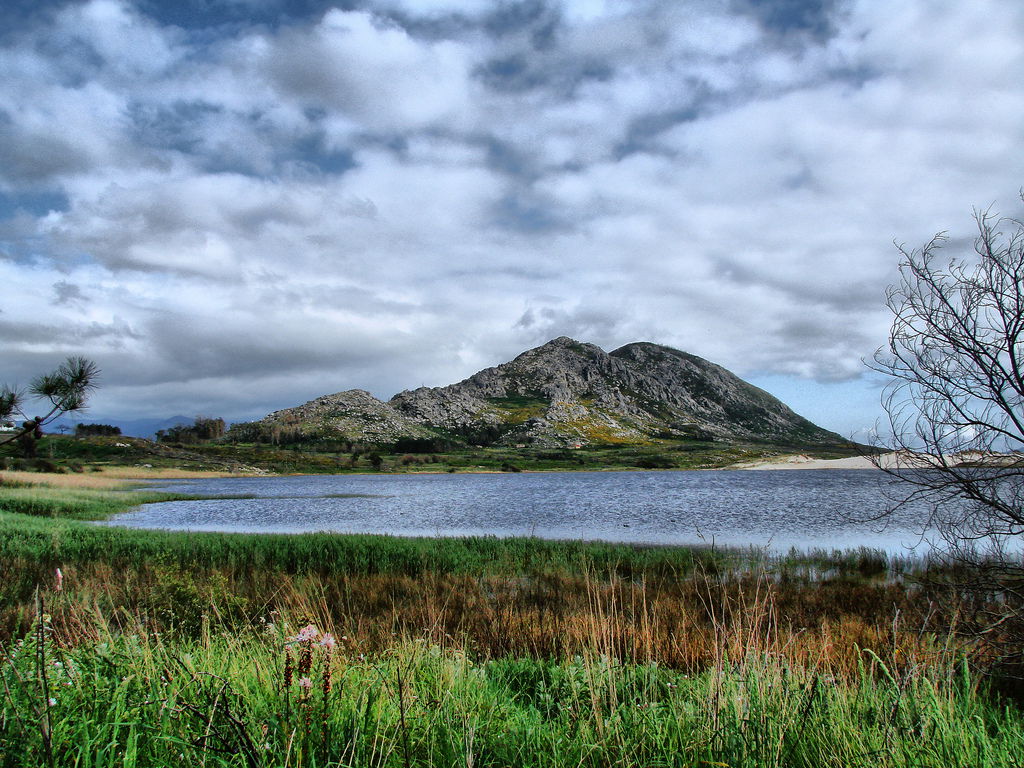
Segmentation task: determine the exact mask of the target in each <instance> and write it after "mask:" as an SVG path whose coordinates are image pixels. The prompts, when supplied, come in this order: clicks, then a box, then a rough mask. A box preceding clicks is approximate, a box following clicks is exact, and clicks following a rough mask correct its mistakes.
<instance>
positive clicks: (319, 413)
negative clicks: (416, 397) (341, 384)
mask: <svg viewBox="0 0 1024 768" xmlns="http://www.w3.org/2000/svg"><path fill="white" fill-rule="evenodd" d="M255 425H256V426H257V428H258V429H259V430H260V431H261V432H263V433H266V434H267V435H268V436H269V438H270V439H272V438H273V437H274V434H275V432H276V433H277V434H278V435H284V436H288V437H290V438H292V439H296V440H298V439H301V440H316V439H332V440H338V439H341V440H351V441H353V442H359V443H380V444H389V443H394V442H397V441H398V440H402V439H410V438H411V439H420V438H425V439H427V438H433V437H436V434H435V433H434V432H431V431H430V430H429V429H427V428H426V427H424V426H423V425H422V424H420V423H418V422H416V421H413V420H411V419H409V418H407V417H405V416H403V415H402V414H400V413H399V412H398V411H396V410H395V409H394V408H392V407H391V406H389V405H388V404H387V403H384V402H382V401H380V400H378V399H377V398H376V397H374V396H373V395H371V394H370V393H369V392H366V391H364V390H362V389H350V390H347V391H345V392H337V393H335V394H333V395H324V396H322V397H318V398H317V399H316V400H310V401H309V402H308V403H304V404H303V405H299V406H296V407H295V408H286V409H284V410H281V411H274V412H273V413H271V414H269V415H267V416H265V417H263V418H262V419H261V420H260V421H258V422H256V423H255Z"/></svg>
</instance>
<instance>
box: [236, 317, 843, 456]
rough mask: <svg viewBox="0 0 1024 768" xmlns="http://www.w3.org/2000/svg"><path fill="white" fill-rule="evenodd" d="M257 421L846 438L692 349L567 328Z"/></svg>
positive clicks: (362, 432)
mask: <svg viewBox="0 0 1024 768" xmlns="http://www.w3.org/2000/svg"><path fill="white" fill-rule="evenodd" d="M256 424H259V425H264V427H266V428H277V429H285V430H287V429H292V430H300V431H301V433H302V435H303V437H306V438H316V437H324V438H328V437H334V438H337V437H344V438H346V439H349V440H354V441H359V442H364V443H394V442H396V441H398V440H400V439H403V438H412V439H435V440H436V439H437V438H438V435H446V436H449V437H450V438H451V439H454V440H459V441H465V442H469V443H475V444H485V445H486V444H493V443H497V444H503V445H519V444H523V445H534V446H569V445H585V444H609V443H644V442H652V441H655V440H660V439H668V440H682V439H691V440H692V439H697V440H726V441H744V442H747V441H751V442H767V443H779V444H789V445H796V446H799V445H830V444H841V443H845V442H846V441H844V440H843V439H842V438H841V437H840V436H839V435H836V434H835V433H832V432H827V431H825V430H823V429H821V428H820V427H817V426H815V425H814V424H812V423H811V422H809V421H808V420H807V419H804V418H802V417H801V416H798V415H797V414H795V413H793V411H791V410H790V409H789V408H788V407H786V405H785V404H783V403H782V402H780V401H779V400H778V399H776V398H774V397H772V396H771V395H769V394H768V393H767V392H764V391H763V390H761V389H758V388H757V387H755V386H753V385H751V384H749V383H747V382H745V381H743V380H742V379H740V378H739V377H737V376H735V375H734V374H732V373H730V372H729V371H727V370H726V369H725V368H722V367H721V366H719V365H715V364H714V363H711V362H708V361H707V360H704V359H702V358H700V357H697V356H696V355H690V354H687V353H686V352H680V351H679V350H677V349H672V348H670V347H663V346H660V345H657V344H649V343H646V342H638V343H635V344H627V345H626V346H624V347H621V348H619V349H616V350H615V351H613V352H610V353H609V352H605V351H604V350H603V349H601V348H600V347H597V346H595V345H593V344H584V343H581V342H578V341H575V340H574V339H570V338H568V337H566V336H562V337H559V338H557V339H553V340H552V341H549V342H548V343H547V344H544V345H542V346H539V347H536V348H535V349H530V350H527V351H526V352H523V353H522V354H521V355H519V356H518V357H516V358H515V359H514V360H511V361H509V362H507V363H503V364H501V365H497V366H495V367H493V368H487V369H485V370H482V371H480V372H479V373H476V374H474V375H473V376H470V377H469V378H468V379H466V380H464V381H461V382H459V383H458V384H451V385H449V386H446V387H432V388H428V387H420V388H419V389H414V390H408V391H405V392H401V393H399V394H397V395H395V396H394V397H393V398H392V399H391V401H390V402H388V403H384V402H381V401H380V400H377V399H376V398H375V397H373V396H372V395H370V394H369V393H368V392H364V391H362V390H358V389H355V390H349V391H348V392H339V393H337V394H334V395H325V396H324V397H320V398H317V399H316V400H311V401H310V402H308V403H306V404H305V405H301V406H298V407H297V408H289V409H286V410H283V411H276V412H274V413H272V414H270V415H269V416H267V417H266V418H264V419H263V420H262V421H261V422H256ZM264 427H261V428H264Z"/></svg>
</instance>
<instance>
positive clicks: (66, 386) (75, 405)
mask: <svg viewBox="0 0 1024 768" xmlns="http://www.w3.org/2000/svg"><path fill="white" fill-rule="evenodd" d="M98 375H99V369H98V368H97V367H96V364H95V363H93V362H92V361H91V360H86V359H85V358H84V357H69V358H68V359H67V360H65V361H64V362H63V363H61V364H60V365H59V366H58V367H57V368H56V370H54V371H52V372H51V373H47V374H44V375H42V376H39V377H38V378H36V379H34V380H33V381H32V383H31V384H30V385H29V388H28V392H27V395H26V393H25V392H22V391H20V390H16V389H12V388H11V387H8V386H7V385H4V386H2V387H0V419H9V418H11V417H12V416H18V417H20V418H22V419H24V421H23V422H22V424H21V427H20V428H19V429H17V430H15V431H14V432H12V433H9V434H8V435H7V436H5V437H3V438H0V445H4V444H6V443H11V442H14V441H15V440H17V441H19V442H20V443H21V445H22V449H23V450H24V452H25V453H26V455H34V454H35V441H36V440H38V439H39V438H40V437H41V436H42V434H43V427H44V426H46V425H47V424H49V423H50V422H51V421H53V420H54V419H57V418H59V417H60V416H63V415H64V414H66V413H77V412H79V411H82V410H84V409H85V405H86V401H87V399H88V397H89V393H90V392H92V390H94V389H95V388H96V378H97V376H98ZM29 398H32V399H35V400H39V401H42V402H43V403H44V408H45V412H44V415H42V416H34V417H29V416H28V415H27V414H26V412H25V410H24V407H25V405H26V400H27V399H29Z"/></svg>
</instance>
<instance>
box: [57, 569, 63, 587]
mask: <svg viewBox="0 0 1024 768" xmlns="http://www.w3.org/2000/svg"><path fill="white" fill-rule="evenodd" d="M56 577H57V591H58V592H60V591H61V590H62V589H64V574H63V573H61V572H60V568H58V569H57V572H56Z"/></svg>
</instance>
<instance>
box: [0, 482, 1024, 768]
mask: <svg viewBox="0 0 1024 768" xmlns="http://www.w3.org/2000/svg"><path fill="white" fill-rule="evenodd" d="M104 475H105V473H85V474H82V475H59V476H55V477H50V478H45V479H43V478H42V476H39V475H12V474H11V473H5V474H4V475H3V485H2V486H0V509H2V510H3V512H2V513H0V562H2V563H3V572H4V578H3V580H2V582H0V606H2V613H0V647H2V649H3V650H2V652H0V677H2V679H3V687H2V689H0V697H2V708H0V755H3V757H2V758H0V763H2V764H3V765H10V766H14V765H32V766H37V765H45V764H47V763H50V764H53V765H63V764H68V763H74V764H79V765H86V764H88V765H96V766H100V765H114V764H116V765H119V766H120V765H137V766H141V765H170V764H172V763H173V764H182V763H183V762H184V763H186V764H197V765H198V764H205V765H210V766H212V765H232V766H235V765H237V766H263V765H266V766H280V765H290V766H299V765H302V766H314V765H316V766H327V765H373V766H383V765H395V766H403V768H404V767H405V766H412V765H424V766H426V765H431V766H434V765H494V766H506V765H513V764H519V765H551V766H555V765H568V764H573V765H594V766H604V765H680V766H682V765H708V764H712V765H713V764H725V765H728V766H758V767H761V766H783V765H785V766H829V765H832V766H849V765H865V766H868V765H870V766H877V765H893V766H895V765H921V766H928V765H935V766H947V765H977V766H982V765H992V766H997V765H998V766H1013V765H1019V764H1020V758H1019V755H1020V754H1022V753H1024V719H1022V717H1021V713H1020V709H1019V706H1018V704H1017V703H1016V700H1015V699H1013V698H1012V697H1010V698H1007V697H1006V690H1007V688H1006V685H1005V684H1004V683H998V678H993V677H992V676H991V675H990V674H989V673H990V672H992V671H993V670H992V667H991V662H992V661H993V657H990V656H988V655H987V651H986V648H985V646H983V645H981V644H979V643H978V642H977V641H976V640H974V639H972V638H971V637H970V636H969V634H968V633H961V632H959V631H958V627H959V626H960V625H961V624H964V625H966V623H969V622H970V620H971V615H972V611H973V610H975V609H976V608H978V606H976V605H974V606H972V605H971V604H964V603H958V602H957V601H955V600H954V599H953V598H952V596H951V595H950V594H949V593H948V592H947V591H946V590H945V588H944V586H943V580H944V578H943V574H942V570H941V566H940V565H938V564H936V563H929V562H927V561H925V560H920V559H919V560H913V559H906V558H901V557H894V556H891V555H886V554H884V553H879V552H873V551H866V550H865V551H851V552H817V553H791V554H790V555H787V556H776V557H767V556H764V555H763V554H759V553H757V552H749V551H747V552H741V551H729V550H720V549H710V548H704V549H694V548H656V547H631V546H627V545H616V544H602V543H582V542H553V541H541V540H536V539H496V538H487V537H483V538H470V539H396V538H389V537H384V536H333V535H314V534H311V535H299V536H243V535H228V534H201V535H192V534H185V533H161V532H152V531H130V530H119V529H114V528H108V527H100V526H95V525H92V524H90V523H89V522H88V521H89V520H95V519H98V518H103V517H105V516H107V515H109V514H112V513H114V512H116V511H119V510H123V509H125V508H126V507H128V506H130V505H133V504H137V503H139V502H141V501H145V500H148V499H151V498H152V495H151V494H146V493H143V492H139V491H130V492H125V491H124V490H113V489H111V488H110V487H109V486H110V485H111V481H110V480H108V479H107V478H106V477H105V476H104ZM58 568H59V569H60V580H59V582H58V581H57V577H56V574H57V569H58ZM309 626H312V627H315V628H316V630H317V633H316V637H313V636H312V635H313V633H312V631H311V630H306V632H305V634H303V632H302V630H303V628H304V627H309ZM323 633H329V634H330V641H329V642H327V641H325V638H324V635H323ZM1004 673H1005V670H1004ZM994 681H995V682H994ZM1000 686H1001V687H1000Z"/></svg>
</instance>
